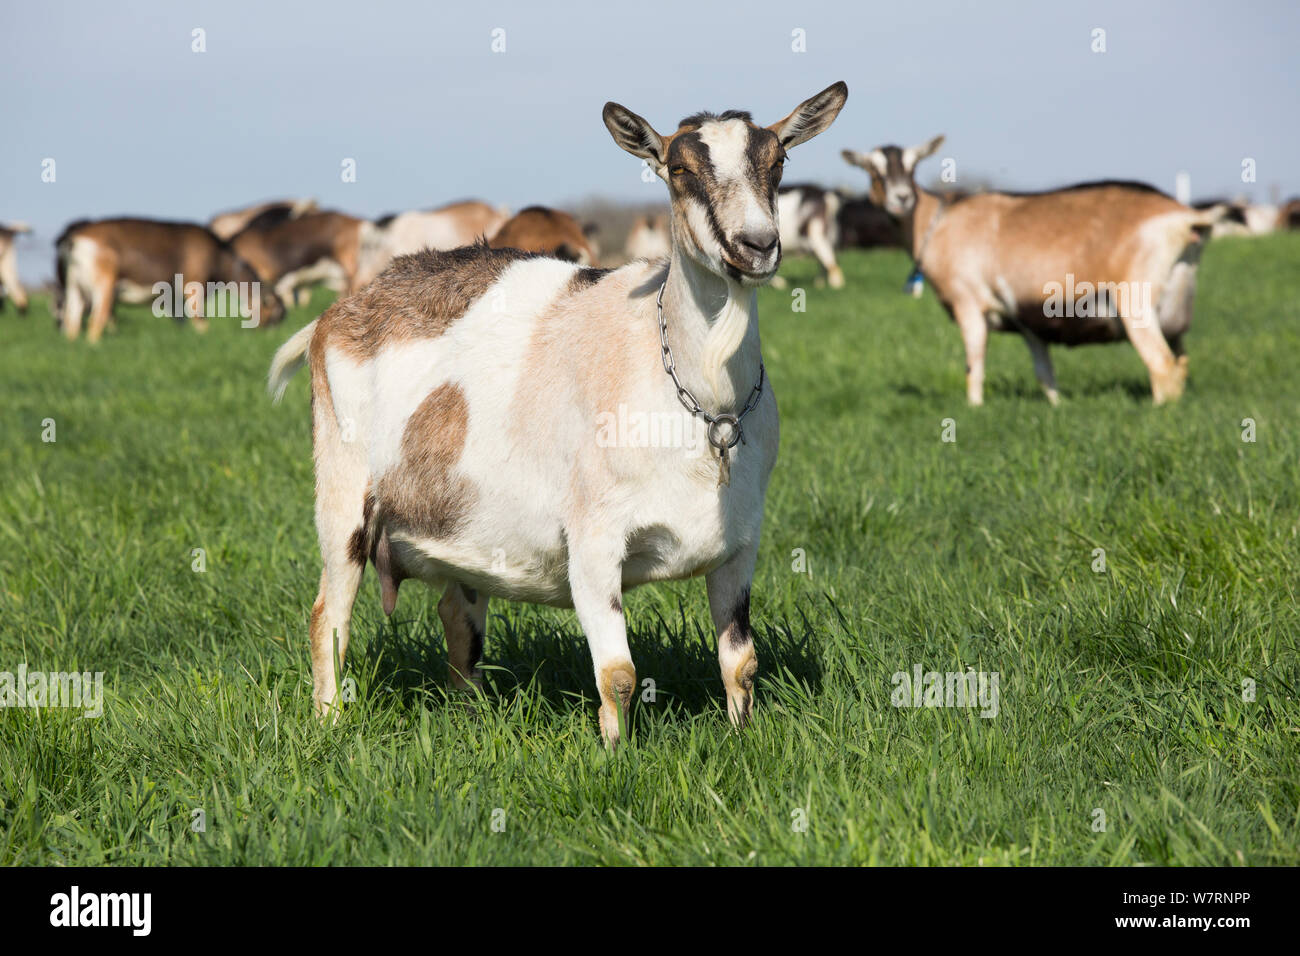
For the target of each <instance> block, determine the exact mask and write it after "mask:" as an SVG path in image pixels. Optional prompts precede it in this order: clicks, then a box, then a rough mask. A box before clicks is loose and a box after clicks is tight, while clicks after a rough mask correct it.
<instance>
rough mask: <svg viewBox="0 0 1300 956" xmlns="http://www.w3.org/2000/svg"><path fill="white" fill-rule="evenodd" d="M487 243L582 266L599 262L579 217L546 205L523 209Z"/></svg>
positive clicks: (492, 246) (495, 246) (494, 246)
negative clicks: (538, 253) (540, 254)
mask: <svg viewBox="0 0 1300 956" xmlns="http://www.w3.org/2000/svg"><path fill="white" fill-rule="evenodd" d="M488 245H489V246H490V247H491V248H493V249H518V250H520V251H522V252H540V253H543V254H544V255H548V256H551V257H553V258H556V259H563V260H564V261H565V262H576V263H578V264H579V265H583V266H594V265H597V261H596V251H595V250H594V249H593V248H592V247H591V244H590V243H589V242H588V241H587V234H586V232H585V230H583V228H582V226H581V225H579V224H578V220H576V219H574V218H573V217H572V216H570V215H569V214H568V213H567V212H560V211H559V210H558V209H548V208H546V207H545V206H529V207H528V208H527V209H521V210H520V211H519V212H518V213H516V214H515V215H514V216H512V217H511V218H510V219H509V220H507V222H506V224H505V225H503V226H502V227H501V228H500V229H498V230H497V231H496V234H495V235H493V236H492V238H491V240H490V241H489V242H488Z"/></svg>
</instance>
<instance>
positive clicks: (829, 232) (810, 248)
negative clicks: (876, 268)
mask: <svg viewBox="0 0 1300 956" xmlns="http://www.w3.org/2000/svg"><path fill="white" fill-rule="evenodd" d="M777 208H778V210H779V211H780V215H781V249H782V251H783V252H797V253H802V254H804V255H810V256H812V257H813V258H815V259H816V260H817V261H818V262H819V263H821V267H822V269H823V270H824V271H825V273H826V282H827V284H828V285H829V286H830V287H831V288H832V289H842V288H844V273H843V271H841V269H840V265H839V263H838V262H837V261H836V259H835V247H836V246H837V245H838V244H839V225H838V216H839V209H840V197H839V196H838V195H837V194H836V193H835V192H834V191H833V190H830V189H822V188H821V187H820V186H810V185H802V186H782V187H781V193H780V196H779V197H778V198H777Z"/></svg>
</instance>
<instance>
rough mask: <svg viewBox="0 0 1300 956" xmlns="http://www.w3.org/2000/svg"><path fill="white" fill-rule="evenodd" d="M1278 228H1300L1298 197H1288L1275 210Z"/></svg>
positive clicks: (1299, 199)
mask: <svg viewBox="0 0 1300 956" xmlns="http://www.w3.org/2000/svg"><path fill="white" fill-rule="evenodd" d="M1276 228H1278V229H1300V198H1297V199H1288V200H1287V201H1286V202H1284V203H1283V204H1282V208H1281V209H1279V210H1278V211H1277V224H1276Z"/></svg>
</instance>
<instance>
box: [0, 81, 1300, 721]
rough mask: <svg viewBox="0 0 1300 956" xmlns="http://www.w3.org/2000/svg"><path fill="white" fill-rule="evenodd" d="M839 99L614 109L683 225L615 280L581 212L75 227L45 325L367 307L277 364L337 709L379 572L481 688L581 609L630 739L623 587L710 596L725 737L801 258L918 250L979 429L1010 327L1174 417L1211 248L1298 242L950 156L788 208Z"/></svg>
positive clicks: (61, 243)
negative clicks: (505, 612)
mask: <svg viewBox="0 0 1300 956" xmlns="http://www.w3.org/2000/svg"><path fill="white" fill-rule="evenodd" d="M847 97H848V89H847V87H846V86H845V84H843V83H836V84H833V85H832V86H830V87H827V88H826V89H825V90H823V91H821V92H820V93H818V94H816V95H815V96H813V97H810V98H809V99H807V100H805V101H804V102H802V103H800V104H799V105H798V106H797V107H795V109H794V110H793V111H792V112H791V113H789V114H788V115H787V116H785V117H784V118H783V119H780V120H778V121H776V122H775V123H773V124H771V125H770V126H761V125H759V124H757V123H755V122H754V121H753V119H752V117H751V116H750V114H748V113H746V112H743V111H738V110H730V111H727V112H725V113H721V114H714V113H698V114H695V115H693V116H689V117H687V118H686V119H684V120H682V121H680V122H679V123H678V124H677V126H676V128H675V130H674V131H673V132H671V133H669V134H661V133H659V132H657V131H656V130H655V128H654V127H653V126H652V125H651V124H650V123H649V122H648V121H646V120H645V119H644V118H642V117H640V116H638V115H637V114H635V113H633V112H631V111H630V110H628V109H626V108H625V107H622V106H620V105H618V104H616V103H607V104H606V105H605V108H604V112H603V114H602V118H603V120H604V123H605V126H606V128H607V130H608V131H609V133H610V135H611V136H612V138H613V139H614V141H615V143H616V144H617V145H618V146H619V147H620V148H622V149H623V150H624V151H626V152H627V153H630V154H631V155H632V156H634V157H636V158H638V159H639V160H640V161H642V162H643V163H644V164H645V165H646V166H647V167H649V168H650V169H651V170H652V171H653V172H654V173H655V174H656V175H658V176H659V178H660V179H662V180H663V182H664V183H665V184H666V186H667V187H668V194H669V206H668V210H667V212H666V213H665V214H663V215H660V216H651V217H643V218H641V219H639V220H638V221H637V222H636V223H635V224H634V226H633V228H632V230H631V232H630V234H629V235H628V237H627V244H626V254H627V257H628V259H629V260H630V261H629V262H628V263H627V264H625V265H623V266H621V267H620V268H617V269H603V268H599V267H598V261H597V260H598V259H599V258H600V256H599V254H598V251H597V249H596V247H595V245H594V243H593V241H592V237H591V236H590V235H589V230H587V229H584V228H583V226H582V225H581V224H580V223H579V222H578V221H577V220H576V219H574V218H573V217H572V216H570V215H567V214H566V213H563V212H559V211H557V210H553V209H548V208H544V207H540V206H534V207H529V208H527V209H524V210H523V211H521V212H520V213H518V214H517V215H514V216H510V215H509V214H508V213H507V212H506V211H505V210H502V209H498V208H495V207H493V206H491V205H488V204H486V203H482V202H460V203H455V204H453V205H449V206H445V207H443V208H441V209H436V210H433V211H428V212H407V213H403V214H401V215H396V216H389V217H385V218H383V219H380V220H377V221H367V220H364V219H360V218H356V217H353V216H349V215H345V214H343V213H339V212H326V211H319V210H317V209H316V208H315V204H314V203H312V202H310V201H281V202H273V203H264V204H262V205H259V206H253V207H250V208H247V209H243V210H239V211H237V212H231V213H224V214H222V215H219V216H217V217H215V218H214V219H213V220H212V221H211V222H210V223H209V224H208V225H207V226H202V225H198V224H192V223H171V222H159V221H155V220H148V219H109V220H101V221H96V222H77V223H73V224H72V225H70V226H69V227H68V228H67V229H66V230H65V231H64V233H63V234H62V235H61V236H60V237H59V239H58V241H57V244H56V245H57V264H58V279H59V282H58V289H57V298H58V299H59V301H58V302H57V304H56V312H57V315H58V317H59V320H60V322H61V324H62V327H63V330H64V333H65V334H66V335H67V336H68V337H70V338H74V337H76V336H77V335H78V334H79V332H80V329H81V323H82V318H83V313H84V312H85V311H86V309H87V308H89V312H90V321H89V328H88V338H90V339H92V340H95V339H98V338H99V337H100V336H101V335H102V333H103V331H104V329H105V326H106V324H107V323H108V322H109V320H110V318H111V314H112V307H113V303H114V301H115V300H116V299H122V300H127V301H140V300H147V299H149V298H150V297H153V298H154V299H155V302H156V301H157V297H158V295H159V293H158V291H157V290H158V288H159V285H160V284H161V287H162V288H164V289H165V288H168V287H169V286H170V284H171V283H172V281H173V279H175V280H176V282H177V284H178V285H181V281H180V280H181V277H183V279H184V284H183V288H184V290H185V291H184V296H185V297H186V301H185V302H184V307H183V308H184V314H185V315H187V316H192V317H193V318H194V320H195V322H196V323H202V322H203V321H204V318H203V316H204V306H205V301H206V300H205V297H206V295H207V294H208V292H209V291H210V284H212V283H218V284H229V285H237V286H240V287H241V288H242V287H244V286H251V287H253V288H255V289H257V290H258V293H257V294H258V295H260V302H259V303H258V304H259V305H260V310H261V318H262V324H272V323H274V322H276V321H278V320H279V319H280V318H281V317H282V316H283V312H284V306H283V303H285V302H290V303H292V302H296V301H297V300H298V296H299V294H300V293H301V292H302V291H303V290H304V289H305V288H306V287H308V286H310V285H312V284H316V283H325V284H327V285H330V286H332V287H333V288H335V289H337V290H338V291H340V292H344V293H347V294H346V295H343V296H341V297H340V298H338V299H337V300H336V301H335V302H334V303H333V304H332V305H331V306H330V307H329V308H328V309H326V310H325V311H324V312H323V313H322V314H321V315H320V316H318V317H317V318H316V319H314V320H313V321H312V322H310V323H309V324H307V325H306V326H305V327H303V328H302V329H300V330H298V331H297V332H295V333H294V334H293V335H292V336H291V337H290V338H289V339H288V341H287V342H285V344H284V345H282V346H281V347H280V349H279V350H278V351H277V352H276V354H275V357H274V359H273V361H272V365H271V371H270V386H271V390H272V392H273V394H275V395H276V396H277V397H278V396H279V395H280V394H282V393H283V391H284V389H285V387H286V386H287V383H288V381H289V378H290V377H291V376H292V375H293V373H294V372H295V371H296V370H297V369H298V368H300V367H302V366H304V365H306V366H308V367H309V368H310V371H311V394H312V402H311V416H312V440H313V447H314V458H315V470H316V526H317V533H318V536H319V539H320V547H321V556H322V560H323V565H324V567H323V571H322V575H321V581H320V590H319V593H318V596H317V598H316V602H315V604H314V606H313V607H312V611H311V616H310V624H309V633H310V641H311V656H312V670H313V677H314V695H313V696H314V700H315V704H316V707H317V709H318V710H319V711H320V712H321V713H322V714H329V713H332V712H333V711H334V709H335V708H336V707H337V706H338V704H337V696H336V695H337V693H338V673H337V672H338V668H339V667H341V666H342V663H343V660H344V658H345V655H346V652H347V644H348V627H349V621H350V618H351V615H352V608H353V603H354V600H355V598H356V594H357V589H358V587H359V585H360V582H361V579H362V575H363V572H364V571H365V569H366V566H367V565H368V564H373V565H374V567H375V569H376V571H377V573H378V577H379V583H380V589H381V597H382V604H383V609H384V611H385V613H388V614H391V613H392V612H393V610H394V608H395V606H396V603H397V594H398V588H399V586H400V584H401V583H402V581H404V580H406V579H416V580H421V581H423V582H425V583H427V584H429V585H431V586H434V587H438V588H441V589H444V590H443V596H442V599H441V601H440V602H439V605H438V611H439V615H440V617H441V619H442V622H443V625H444V631H445V634H446V638H447V648H448V661H449V665H450V668H451V683H452V685H453V686H454V687H458V688H470V687H475V686H478V685H479V684H480V681H481V676H482V675H481V671H480V668H479V662H480V657H481V655H482V651H483V636H484V631H485V628H486V624H487V618H488V601H489V599H490V598H492V597H497V598H504V599H507V600H515V601H527V602H533V603H542V604H552V605H557V606H563V607H572V608H574V609H575V610H576V612H577V615H578V619H579V622H580V624H581V626H582V629H583V632H584V633H585V635H586V637H587V640H588V644H589V645H590V649H591V654H592V662H593V666H594V672H595V676H596V683H597V688H598V691H599V694H600V727H601V731H602V734H603V736H604V738H605V740H606V741H607V742H608V743H609V744H611V745H612V744H614V743H616V742H617V741H618V740H619V738H620V736H621V735H622V734H623V733H624V731H625V723H624V721H625V717H626V713H627V708H628V707H629V705H630V704H631V701H632V697H633V696H634V693H635V690H636V688H637V686H638V685H637V682H636V671H635V668H634V666H633V664H632V660H631V653H630V650H629V647H628V642H627V628H626V621H625V618H624V613H623V604H622V594H623V592H624V591H626V590H628V589H630V588H633V587H636V586H638V585H640V584H643V583H647V582H650V581H660V580H673V579H684V578H689V577H694V576H697V575H702V576H704V577H705V580H706V584H707V590H708V597H709V605H710V610H711V614H712V618H713V623H714V626H715V628H716V632H717V642H718V659H719V664H720V667H721V671H722V679H723V684H724V686H725V689H726V694H727V708H728V712H729V714H730V717H731V719H732V721H733V722H735V723H736V724H737V725H740V724H744V723H745V722H746V721H747V720H748V718H749V716H750V713H751V710H752V707H753V686H754V678H755V674H756V671H757V658H756V655H755V651H754V646H753V639H752V629H751V626H750V587H751V583H752V580H753V576H754V570H755V562H756V559H757V553H758V540H759V532H760V528H761V525H762V520H763V503H764V498H765V494H766V489H767V484H768V478H769V476H770V474H771V471H772V468H773V465H774V464H775V461H776V453H777V445H778V431H779V429H778V423H777V408H776V401H775V397H774V396H773V392H772V384H771V381H770V380H769V379H768V377H767V374H766V369H765V367H764V364H763V361H762V353H761V346H760V342H759V332H758V305H757V302H758V300H757V295H756V289H757V287H758V286H761V285H763V284H765V283H768V282H771V281H772V280H773V279H774V278H775V277H776V272H777V268H778V267H779V265H780V263H781V258H782V253H783V251H784V252H800V253H806V254H810V255H812V256H814V257H816V259H817V260H818V261H819V262H820V264H821V267H822V269H823V270H824V281H825V282H826V284H827V285H829V286H831V287H832V288H839V287H842V286H843V285H844V275H843V273H842V271H841V269H840V266H839V264H838V262H837V259H836V252H837V249H839V248H843V247H844V246H846V245H897V246H901V247H902V248H903V249H904V250H906V251H907V252H908V253H909V254H910V255H911V258H912V260H913V262H914V267H915V268H914V272H913V277H912V279H911V280H909V284H910V285H912V287H913V289H914V290H915V289H916V288H918V287H919V286H920V285H921V284H922V283H923V282H926V281H928V282H929V283H930V285H931V287H932V288H933V290H934V292H935V294H936V296H937V297H938V299H939V301H940V302H941V303H942V304H943V306H944V307H945V309H946V310H947V311H948V313H949V315H950V316H951V318H952V319H953V320H954V322H955V323H956V325H957V327H958V329H959V330H960V333H961V337H962V341H963V344H964V346H965V351H966V372H967V399H968V401H969V402H971V403H972V404H980V403H981V402H982V401H983V381H984V354H985V345H986V341H987V338H988V335H989V333H990V332H995V331H1004V332H1011V333H1015V334H1019V335H1020V336H1022V337H1023V338H1024V340H1025V342H1026V344H1027V345H1028V348H1029V351H1030V354H1031V357H1032V360H1033V365H1034V370H1035V373H1036V374H1037V376H1038V378H1039V380H1040V382H1041V384H1042V386H1043V389H1044V391H1045V393H1046V396H1047V399H1048V400H1049V401H1051V402H1052V403H1056V402H1057V401H1058V394H1057V390H1056V381H1055V378H1054V374H1053V371H1052V365H1051V360H1050V356H1049V347H1050V346H1051V345H1052V344H1066V345H1078V344H1084V343H1089V342H1107V341H1119V340H1128V341H1129V342H1131V343H1132V344H1133V346H1134V347H1135V349H1136V351H1137V352H1138V354H1139V355H1140V356H1141V358H1142V359H1143V361H1144V362H1145V364H1146V365H1147V368H1148V371H1149V374H1150V378H1151V390H1152V396H1153V398H1154V400H1155V401H1156V402H1157V403H1160V402H1165V401H1170V400H1173V399H1176V398H1178V397H1179V395H1180V394H1181V392H1182V390H1183V386H1184V382H1185V379H1186V375H1187V355H1186V352H1185V349H1184V336H1185V334H1186V332H1187V330H1188V326H1189V324H1190V322H1191V315H1192V302H1193V297H1194V294H1195V285H1196V269H1197V264H1198V262H1199V259H1200V254H1201V250H1202V248H1203V247H1204V245H1205V242H1206V240H1207V239H1208V238H1209V237H1210V236H1211V235H1214V234H1216V233H1223V232H1232V231H1236V232H1243V231H1244V232H1251V233H1257V232H1265V231H1271V230H1272V229H1274V228H1279V227H1285V228H1294V227H1296V226H1297V225H1298V224H1300V223H1298V222H1297V221H1298V220H1300V203H1297V202H1292V203H1290V204H1288V205H1287V206H1286V207H1283V208H1282V209H1280V210H1279V209H1274V210H1271V211H1269V210H1260V209H1259V208H1254V207H1252V208H1242V207H1239V206H1234V205H1233V204H1231V203H1227V202H1213V203H1205V204H1200V205H1198V206H1195V207H1193V206H1186V205H1183V204H1182V203H1179V202H1177V201H1175V200H1174V199H1172V198H1170V197H1169V196H1167V195H1165V194H1164V193H1162V192H1160V191H1158V190H1156V189H1154V188H1152V187H1150V186H1147V185H1144V184H1141V183H1136V182H1125V181H1101V182H1091V183H1084V184H1079V185H1076V186H1071V187H1067V188H1064V189H1057V190H1051V191H1047V192H1040V193H1010V192H977V193H970V194H959V193H946V194H940V193H936V192H934V191H931V190H928V189H925V188H922V187H921V186H919V185H918V184H917V182H916V169H917V167H918V165H919V164H920V163H921V162H922V161H923V160H924V159H926V157H928V156H931V155H933V154H934V153H935V152H936V151H937V150H938V149H939V147H940V145H941V144H942V141H943V137H941V136H940V137H935V138H934V139H932V140H930V141H929V142H926V143H923V144H920V145H917V146H912V147H906V148H900V147H897V146H881V147H878V148H876V149H872V150H870V151H867V152H858V151H853V150H843V151H842V155H843V158H844V159H845V160H846V162H848V163H849V164H851V165H853V166H855V167H859V168H861V169H863V170H865V171H866V172H867V173H868V174H869V176H870V180H871V187H870V192H869V194H868V195H867V196H864V197H846V196H843V195H841V194H840V193H838V192H835V191H831V190H827V189H823V188H820V187H815V186H794V187H783V186H782V185H781V175H782V168H783V166H784V164H785V160H786V156H787V152H788V151H789V150H791V149H794V148H795V147H797V146H800V145H801V144H802V143H804V142H806V141H808V140H810V139H812V138H813V137H815V136H817V135H818V134H820V133H822V132H824V131H825V130H826V129H827V128H829V127H830V125H831V124H832V122H833V121H834V120H835V119H836V117H837V116H838V115H839V113H840V111H841V109H842V108H843V107H844V104H845V102H846V100H847ZM14 234H15V230H13V229H8V230H5V231H4V232H3V233H0V236H3V242H4V246H3V247H2V248H0V281H3V283H4V285H5V287H6V288H7V290H8V292H9V294H10V295H11V296H12V297H13V298H14V300H15V302H16V303H17V304H18V305H19V306H23V305H24V304H25V295H24V293H23V291H22V289H21V287H20V286H19V285H18V283H17V276H16V270H15V269H14V261H13V251H12V240H13V236H14ZM191 286H192V292H191ZM178 298H179V294H178ZM155 308H156V306H155ZM171 309H172V310H173V311H171V314H173V315H178V314H179V310H180V309H181V303H180V302H178V301H175V300H173V302H172V305H171ZM660 365H662V368H660ZM629 412H630V413H635V414H636V415H639V416H642V417H643V418H649V419H651V420H653V421H656V422H658V421H664V422H670V421H676V422H677V423H678V425H679V426H680V427H679V428H678V430H677V431H676V432H672V431H670V432H669V433H668V434H670V435H675V438H674V439H673V440H671V441H668V442H661V441H646V440H645V438H646V436H645V434H643V433H642V432H638V431H635V430H633V432H631V433H627V434H624V433H623V432H622V431H620V429H621V427H622V423H623V422H624V421H625V420H626V417H627V414H628V413H629ZM701 451H702V452H703V453H702V454H701V453H699V452H701Z"/></svg>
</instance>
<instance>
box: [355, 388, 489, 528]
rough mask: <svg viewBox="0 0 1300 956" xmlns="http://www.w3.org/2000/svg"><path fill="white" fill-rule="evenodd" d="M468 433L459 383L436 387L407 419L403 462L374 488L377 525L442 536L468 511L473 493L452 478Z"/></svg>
mask: <svg viewBox="0 0 1300 956" xmlns="http://www.w3.org/2000/svg"><path fill="white" fill-rule="evenodd" d="M468 430H469V406H468V404H467V402H466V400H465V392H464V390H462V389H461V387H460V386H459V385H456V384H455V383H452V382H447V383H445V384H443V385H440V386H439V387H438V388H436V389H434V390H433V391H432V392H430V393H429V394H428V395H427V396H425V399H424V401H422V402H421V403H420V405H419V407H418V408H417V409H416V410H415V412H414V413H412V415H411V417H410V419H408V420H407V423H406V429H405V431H404V432H403V433H402V458H401V462H400V463H399V464H398V465H397V466H396V467H394V468H393V469H392V470H391V471H389V472H388V473H387V474H385V475H384V476H383V477H381V478H380V479H379V481H378V483H377V484H376V485H375V498H376V507H377V509H378V514H379V518H378V520H379V522H380V523H381V524H383V525H384V526H385V527H387V526H388V525H391V524H396V525H398V526H400V527H402V528H405V529H408V530H410V531H412V532H415V533H417V534H420V535H425V536H428V537H431V538H446V537H449V536H451V535H452V534H454V533H455V531H456V528H457V527H458V526H459V524H460V522H461V520H462V519H463V518H464V516H465V514H466V513H467V512H468V511H469V509H470V508H471V507H472V505H473V502H474V498H475V494H476V492H475V490H474V487H473V486H472V485H471V484H470V483H469V482H468V481H466V480H465V479H464V478H463V477H461V476H459V475H457V474H456V463H457V462H458V461H459V460H460V455H461V452H462V450H464V447H465V436H466V433H467V432H468Z"/></svg>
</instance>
